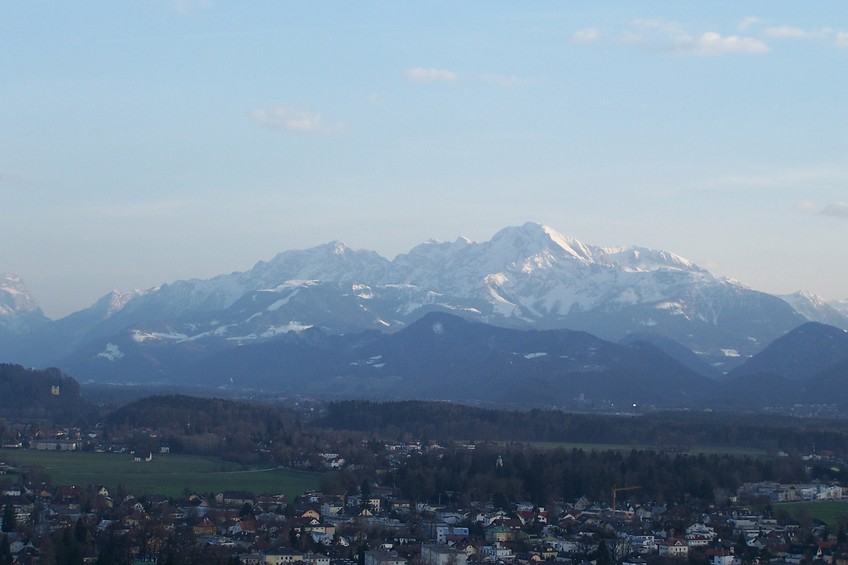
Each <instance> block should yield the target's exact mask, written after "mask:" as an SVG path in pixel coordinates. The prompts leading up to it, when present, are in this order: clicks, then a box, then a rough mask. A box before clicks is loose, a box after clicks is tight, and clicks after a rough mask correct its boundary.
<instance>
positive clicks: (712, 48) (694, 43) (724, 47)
mask: <svg viewBox="0 0 848 565" xmlns="http://www.w3.org/2000/svg"><path fill="white" fill-rule="evenodd" d="M676 47H677V50H678V51H681V52H684V53H690V52H691V53H694V54H696V55H725V54H730V53H748V54H755V55H756V54H762V53H768V52H770V51H771V49H770V48H769V46H768V44H767V43H766V42H765V41H762V40H761V39H755V38H753V37H744V36H739V35H721V34H719V33H716V32H714V31H708V32H706V33H702V34H701V35H700V36H699V37H696V38H694V39H692V40H691V41H689V40H686V41H682V42H678V43H677V46H676Z"/></svg>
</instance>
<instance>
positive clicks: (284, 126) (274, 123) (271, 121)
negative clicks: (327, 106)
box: [250, 106, 343, 135]
mask: <svg viewBox="0 0 848 565" xmlns="http://www.w3.org/2000/svg"><path fill="white" fill-rule="evenodd" d="M250 116H251V117H252V118H253V121H254V122H256V123H257V124H259V125H261V126H265V127H268V128H271V129H276V130H281V131H290V132H294V133H304V134H313V135H315V134H319V135H330V134H334V133H339V132H341V131H342V130H343V127H342V126H341V125H340V124H336V125H329V124H326V123H324V119H323V118H322V117H321V114H317V113H315V112H312V111H309V110H300V109H296V108H289V107H287V106H277V107H276V108H272V109H270V110H266V109H264V108H259V109H256V110H254V111H253V112H251V113H250Z"/></svg>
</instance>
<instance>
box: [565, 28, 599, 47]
mask: <svg viewBox="0 0 848 565" xmlns="http://www.w3.org/2000/svg"><path fill="white" fill-rule="evenodd" d="M600 40H601V32H600V31H598V30H597V29H595V28H593V27H588V28H586V29H581V30H577V31H575V32H574V33H573V34H571V42H572V43H584V44H585V43H597V42H598V41H600Z"/></svg>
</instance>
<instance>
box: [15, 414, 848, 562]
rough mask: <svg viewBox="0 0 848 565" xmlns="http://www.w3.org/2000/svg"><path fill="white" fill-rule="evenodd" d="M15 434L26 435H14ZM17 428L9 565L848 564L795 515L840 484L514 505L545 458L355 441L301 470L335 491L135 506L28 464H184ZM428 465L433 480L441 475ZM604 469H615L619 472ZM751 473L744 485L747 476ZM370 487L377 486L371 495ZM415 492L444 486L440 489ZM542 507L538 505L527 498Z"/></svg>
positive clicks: (152, 498) (640, 491) (147, 499)
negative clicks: (83, 455)
mask: <svg viewBox="0 0 848 565" xmlns="http://www.w3.org/2000/svg"><path fill="white" fill-rule="evenodd" d="M10 429H15V427H11V428H10V427H8V426H7V428H6V431H7V432H8V431H9V430H10ZM16 429H17V430H18V432H16V434H17V435H16V437H18V438H20V441H12V440H10V439H9V438H8V437H6V438H5V439H4V445H3V449H2V450H0V461H5V462H4V463H3V464H2V466H0V472H2V473H3V475H2V476H0V484H2V485H3V486H2V492H0V507H2V525H1V526H0V529H1V530H2V534H0V535H2V539H0V563H2V564H6V563H16V564H22V565H30V564H36V563H40V564H44V563H62V564H64V563H222V564H223V563H226V564H230V563H244V564H255V565H258V564H275V565H278V564H289V563H294V562H303V563H305V564H308V565H331V564H333V565H406V564H407V563H411V564H421V565H466V564H467V563H516V564H520V565H527V564H530V563H535V562H539V561H552V562H559V563H566V564H581V563H583V564H585V563H593V564H595V565H611V564H627V565H645V564H657V563H665V562H668V563H677V562H688V563H693V564H700V565H706V564H712V565H734V564H742V563H772V564H780V563H791V564H800V563H833V564H836V565H844V564H846V563H848V535H846V530H845V517H844V516H841V517H839V518H838V519H837V520H836V522H835V523H828V522H826V521H822V520H819V519H815V518H812V517H811V515H812V513H811V512H810V511H809V510H808V509H806V508H805V507H803V506H802V507H801V509H800V510H797V511H795V512H794V513H790V512H788V511H787V510H786V509H784V508H785V506H782V505H785V504H786V503H789V502H804V503H806V504H809V505H811V506H810V508H813V507H814V506H813V505H816V504H827V503H829V502H833V501H840V500H842V499H843V495H844V491H843V487H842V485H841V483H839V482H838V481H834V480H830V481H822V480H821V479H818V478H817V479H813V480H810V481H809V482H795V483H781V482H775V481H766V480H759V481H754V482H744V483H741V484H739V485H738V486H737V487H736V489H735V490H730V489H727V488H724V487H721V488H713V485H712V484H711V483H708V482H703V484H698V485H697V487H698V488H697V489H695V490H693V491H681V492H680V493H679V496H677V495H672V497H671V498H674V500H671V499H669V497H667V496H666V497H660V498H665V500H662V501H660V500H657V499H655V498H653V495H654V494H655V493H656V492H657V491H653V490H651V488H649V486H648V485H647V484H638V483H634V484H625V483H618V484H613V483H610V484H609V485H608V488H607V489H605V491H604V493H603V495H602V496H600V497H595V498H593V497H590V496H582V495H581V496H578V497H575V498H571V499H565V498H559V499H557V498H553V497H552V494H553V492H554V491H555V490H556V489H555V488H554V485H553V484H542V485H539V488H538V489H530V490H528V489H527V488H526V486H524V487H519V486H517V485H513V486H515V489H514V490H513V491H512V492H507V491H506V490H505V489H504V488H503V484H506V483H498V484H494V483H493V485H492V487H491V489H489V490H488V491H487V489H486V487H485V486H484V485H483V481H484V480H488V478H491V479H492V480H496V478H497V477H500V478H501V479H503V480H504V481H506V482H507V483H510V482H511V483H515V481H516V479H515V477H514V476H513V474H512V473H511V468H513V467H515V466H516V465H519V464H520V462H519V461H518V459H520V458H522V457H525V456H533V457H537V456H539V455H538V453H534V452H533V451H528V450H527V448H526V447H516V446H506V445H499V444H492V443H486V442H481V443H469V442H443V443H442V444H440V443H438V442H435V441H432V440H430V441H426V440H413V441H405V442H398V441H381V442H377V441H375V440H374V439H373V438H372V439H367V440H366V439H363V440H361V441H360V444H359V445H356V446H355V447H356V450H361V449H365V450H367V451H370V452H372V453H374V454H376V455H377V456H376V457H374V458H373V459H372V460H371V462H370V463H369V465H370V468H367V467H366V466H364V465H362V464H361V462H360V463H357V462H356V461H357V459H356V457H355V456H353V453H354V451H356V450H354V449H352V446H351V444H350V442H346V443H345V444H343V445H339V446H337V447H338V448H339V449H337V450H334V451H320V452H316V453H306V452H303V453H301V456H300V457H297V458H295V459H294V460H292V461H290V462H289V463H290V464H293V465H297V466H299V467H301V468H310V469H311V470H312V471H313V472H316V473H319V474H320V477H321V489H320V490H307V491H305V492H302V493H300V494H299V495H296V496H293V497H288V496H286V495H285V494H283V493H281V492H276V493H275V492H249V491H245V490H227V491H220V492H195V491H191V490H189V489H186V490H185V491H184V492H183V493H182V494H181V495H180V496H169V495H167V494H164V493H155V492H145V493H138V492H131V491H130V490H128V489H127V488H125V487H122V486H120V485H119V486H118V487H116V488H110V487H108V486H106V485H103V484H53V483H52V482H51V481H50V480H49V477H48V476H47V475H46V474H45V473H39V472H38V470H37V469H34V468H29V467H21V466H19V465H16V464H14V463H10V461H12V460H14V455H15V454H16V453H21V452H24V451H43V452H48V453H57V452H72V451H78V450H79V451H83V450H85V451H90V452H95V453H96V452H103V456H104V457H114V458H125V459H127V460H132V461H133V463H134V464H136V465H139V466H144V465H148V464H151V463H152V461H153V460H154V459H155V460H160V459H163V458H164V459H167V458H168V457H171V454H170V453H169V451H170V449H169V447H168V446H166V445H161V446H160V447H159V449H157V450H155V451H153V450H149V449H148V450H145V451H143V452H140V451H136V450H135V449H133V447H134V446H133V444H132V443H131V442H127V443H124V440H125V439H126V438H123V437H120V436H116V439H117V440H118V441H116V442H113V443H108V442H104V437H103V436H104V430H103V429H97V428H93V429H91V430H83V429H80V428H61V429H60V428H52V429H48V428H41V429H40V430H39V432H38V433H37V434H35V435H32V436H29V435H26V434H25V433H20V431H21V430H29V431H32V430H33V429H34V428H33V427H32V426H18V427H17V428H16ZM113 433H114V432H113ZM8 435H9V434H8V433H7V436H8ZM131 435H132V436H133V437H135V438H136V443H138V442H139V439H138V438H142V437H143V438H146V440H145V441H146V442H147V443H144V442H142V443H144V445H150V443H149V442H150V440H151V437H150V436H151V435H152V436H153V439H159V438H160V437H165V434H164V433H162V435H161V436H160V435H159V434H157V433H155V432H153V431H151V430H150V429H134V430H132V434H131ZM345 451H347V452H348V453H347V454H346V453H345ZM607 453H610V452H607ZM568 456H569V457H572V456H573V457H576V458H577V459H578V460H583V461H584V466H585V467H592V465H595V464H600V463H598V461H606V460H605V459H604V457H608V461H618V465H622V466H626V465H628V464H630V465H633V462H634V461H637V460H638V459H639V458H645V457H653V456H652V455H650V454H647V453H643V452H636V451H633V452H631V453H630V454H629V455H627V456H622V455H620V454H618V455H606V456H605V455H604V453H602V452H595V451H593V452H590V453H583V452H582V451H581V452H579V453H578V450H572V452H571V453H570V454H568ZM777 457H778V459H780V460H781V461H779V463H781V464H783V465H784V466H785V467H786V468H787V469H789V468H790V467H793V465H794V463H797V464H798V465H800V466H801V469H802V470H801V472H802V473H806V475H807V476H812V475H813V474H815V473H813V468H814V467H816V468H832V467H834V466H837V465H842V461H841V460H839V459H838V458H836V457H834V456H832V455H830V454H827V455H807V456H804V457H800V458H798V461H797V462H790V460H792V459H793V457H792V456H789V455H788V454H779V455H778V456H777ZM458 461H471V462H472V464H474V465H479V464H480V462H481V461H486V462H488V468H485V469H483V468H480V469H478V470H477V472H476V473H473V474H472V475H471V476H469V481H470V482H469V483H467V485H466V488H465V489H464V490H458V488H459V487H457V486H456V484H454V483H452V482H451V481H449V480H447V479H445V476H446V475H445V474H444V472H443V469H442V470H440V466H443V465H448V466H456V465H458ZM539 461H542V460H539ZM553 461H555V459H552V460H550V461H544V462H545V463H550V464H553V463H552V462H553ZM593 461H594V463H593ZM651 461H653V462H654V463H655V464H656V465H658V468H659V466H661V465H664V464H665V463H668V462H670V463H671V465H673V466H675V465H676V466H677V467H678V468H679V469H678V470H679V473H680V475H681V477H684V475H685V474H686V472H687V471H686V470H685V468H684V463H685V462H686V461H690V462H692V461H694V463H695V465H694V466H698V463H699V462H700V465H704V466H705V467H704V469H705V470H706V471H709V465H711V464H712V463H711V461H710V460H709V459H705V458H703V456H697V455H694V454H686V453H677V454H674V455H665V456H662V457H659V458H657V459H651ZM729 461H731V462H732V461H733V460H729ZM740 461H741V460H740ZM769 464H770V465H773V464H774V463H769ZM427 465H433V467H432V468H431V469H430V470H428V467H427ZM600 465H601V467H597V468H599V469H602V468H604V466H605V465H606V463H603V464H600ZM412 471H416V472H412ZM739 472H740V474H744V471H742V470H741V468H740V471H739ZM793 472H794V471H793ZM772 474H773V473H772ZM425 475H426V477H425ZM360 476H362V477H365V478H363V479H362V480H361V481H359V477H360ZM609 476H610V477H612V476H614V475H609ZM631 476H633V477H636V476H637V475H631ZM684 478H685V477H684ZM558 479H560V480H563V481H566V480H568V479H569V478H568V477H564V476H563V477H558ZM528 480H529V479H528V478H527V477H525V483H527V481H528ZM619 480H620V479H619ZM415 481H422V482H427V481H437V482H439V483H440V484H438V485H431V486H432V489H430V490H427V488H425V486H423V485H419V486H418V487H416V486H415V485H414V484H413V483H414V482H415ZM585 484H586V487H587V490H592V488H591V487H590V486H589V484H588V483H585ZM419 487H420V488H419ZM475 490H476V492H475ZM696 491H697V492H696ZM665 492H670V491H665ZM527 493H532V494H533V496H534V498H535V499H536V500H522V499H514V497H515V496H520V495H521V494H527ZM480 494H487V496H486V497H485V498H483V497H480V496H479V495H480ZM540 500H545V501H546V502H545V504H544V505H542V504H540V502H539V501H540ZM796 508H797V507H796Z"/></svg>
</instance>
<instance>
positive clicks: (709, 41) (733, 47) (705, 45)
mask: <svg viewBox="0 0 848 565" xmlns="http://www.w3.org/2000/svg"><path fill="white" fill-rule="evenodd" d="M621 40H622V42H623V43H625V44H629V45H639V46H643V47H646V48H649V49H653V50H655V51H658V52H665V53H671V54H676V55H697V56H713V55H729V54H749V55H759V54H764V53H769V52H770V51H771V48H770V47H769V46H768V44H767V43H766V42H765V41H763V40H762V39H758V38H756V37H750V36H745V35H722V34H721V33H719V32H716V31H707V32H703V33H701V34H692V33H690V32H688V31H686V30H685V29H684V27H683V26H682V25H681V24H679V23H677V22H670V21H666V20H657V19H643V20H635V21H633V22H631V29H629V30H628V31H626V32H625V34H624V35H623V36H622V38H621Z"/></svg>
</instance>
